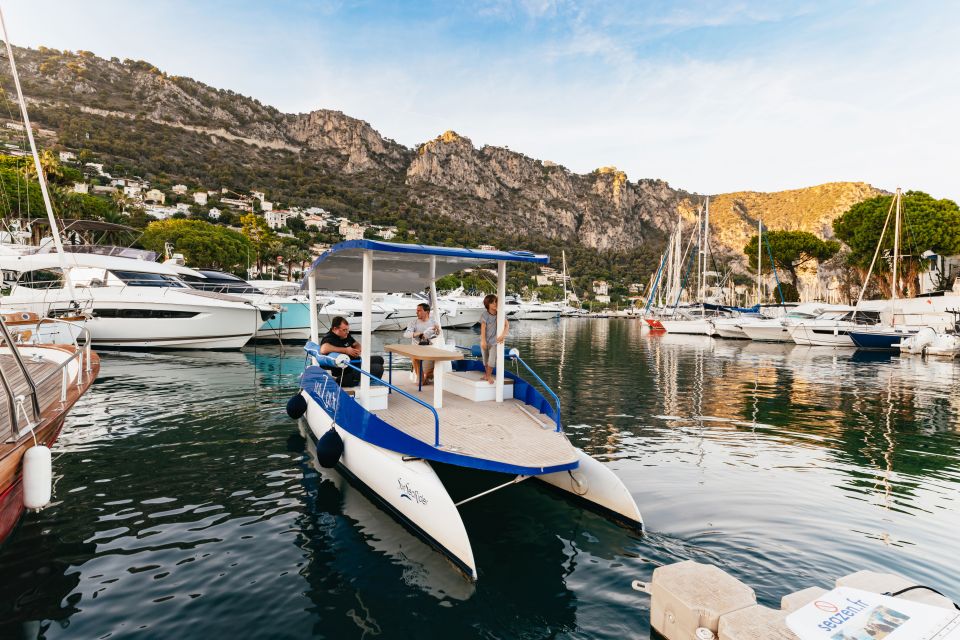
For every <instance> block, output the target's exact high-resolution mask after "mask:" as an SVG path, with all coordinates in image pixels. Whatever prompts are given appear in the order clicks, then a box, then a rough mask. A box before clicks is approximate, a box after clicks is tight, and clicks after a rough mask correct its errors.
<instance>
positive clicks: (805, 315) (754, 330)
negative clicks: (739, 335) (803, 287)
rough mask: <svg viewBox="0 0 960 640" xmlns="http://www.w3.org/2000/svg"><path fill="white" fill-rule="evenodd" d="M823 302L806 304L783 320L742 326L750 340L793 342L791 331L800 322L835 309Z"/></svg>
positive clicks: (787, 314) (755, 321) (752, 322)
mask: <svg viewBox="0 0 960 640" xmlns="http://www.w3.org/2000/svg"><path fill="white" fill-rule="evenodd" d="M834 306H835V305H828V304H825V303H822V302H805V303H803V304H799V305H797V306H795V307H794V308H792V309H789V311H787V313H786V315H784V316H783V317H781V318H760V319H757V320H752V321H749V322H744V323H743V324H741V325H740V328H741V329H743V332H744V333H745V334H746V335H747V337H748V338H750V339H751V340H754V341H757V342H792V341H793V336H792V334H791V331H792V330H793V328H794V327H795V326H796V325H797V323H798V322H802V321H804V320H810V319H813V318H816V317H817V316H818V315H820V314H821V313H823V312H824V311H826V310H828V309H830V308H833V307H834Z"/></svg>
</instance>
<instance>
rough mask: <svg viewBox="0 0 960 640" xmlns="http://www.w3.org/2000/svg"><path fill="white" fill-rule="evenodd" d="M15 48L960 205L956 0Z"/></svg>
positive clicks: (527, 145) (83, 22)
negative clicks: (79, 53) (926, 195)
mask: <svg viewBox="0 0 960 640" xmlns="http://www.w3.org/2000/svg"><path fill="white" fill-rule="evenodd" d="M3 8H4V10H5V12H6V16H7V20H8V28H9V30H10V37H11V40H12V41H13V42H14V43H15V44H20V45H28V46H38V45H41V44H42V45H45V46H50V47H56V48H60V49H71V50H76V49H88V50H91V51H93V52H95V53H97V54H99V55H103V56H108V57H109V56H118V57H121V58H125V57H130V58H142V59H145V60H148V61H150V62H152V63H154V64H156V65H157V66H159V67H160V68H162V69H163V70H165V71H167V72H169V73H173V74H178V75H186V76H191V77H194V78H197V79H198V80H201V81H203V82H206V83H208V84H211V85H213V86H216V87H221V88H229V89H233V90H235V91H238V92H240V93H243V94H246V95H251V96H254V97H256V98H258V99H260V100H261V101H262V102H265V103H268V104H272V105H275V106H276V107H278V108H279V109H281V110H284V111H288V112H300V111H310V110H313V109H319V108H329V109H339V110H342V111H344V112H345V113H347V114H348V115H351V116H354V117H358V118H362V119H364V120H367V121H368V122H370V123H371V124H372V125H373V126H374V128H376V129H377V130H378V131H379V132H380V133H381V134H383V135H384V136H386V137H389V138H393V139H395V140H397V141H398V142H401V143H402V144H405V145H407V146H415V145H417V144H419V143H421V142H424V141H426V140H429V139H431V138H433V137H435V136H437V135H439V134H440V133H442V132H443V131H445V130H447V129H454V130H456V131H457V132H458V133H460V134H461V135H465V136H467V137H469V138H471V139H472V140H473V142H474V144H476V145H477V146H480V145H483V144H493V145H500V146H508V147H510V148H511V149H513V150H515V151H520V152H522V153H525V154H527V155H529V156H532V157H535V158H540V159H544V160H552V161H554V162H558V163H560V164H563V165H565V166H567V167H569V168H571V169H573V170H574V171H578V172H587V171H590V170H592V169H594V168H596V167H599V166H607V165H615V166H617V167H619V168H620V169H622V170H624V171H626V172H627V174H628V175H629V176H630V178H631V179H637V178H645V177H646V178H663V179H665V180H667V181H669V182H670V183H671V185H673V186H675V187H680V188H684V189H687V190H690V191H696V192H700V193H721V192H729V191H737V190H758V191H771V190H779V189H789V188H795V187H801V186H808V185H813V184H819V183H823V182H829V181H835V180H860V181H865V182H870V183H871V184H874V185H876V186H878V187H881V188H885V189H890V190H892V189H893V188H895V187H896V186H898V185H899V186H903V187H904V188H913V189H921V190H925V191H928V192H930V193H931V194H932V195H934V196H936V197H949V198H953V199H960V172H958V167H960V162H958V159H957V155H958V150H960V124H958V116H957V114H958V113H960V44H958V43H960V4H955V3H947V2H926V1H923V0H920V1H915V2H910V3H906V2H886V1H854V0H851V1H849V2H817V1H810V2H805V1H799V2H779V1H768V2H752V1H741V2H738V1H736V0H730V1H728V2H713V1H707V2H683V1H680V2H666V1H662V2H661V1H651V2H640V1H638V2H618V1H617V0H607V1H603V2H572V1H571V2H563V1H554V0H526V1H519V2H511V1H506V0H502V1H501V0H485V1H484V0H481V1H478V2H457V1H454V0H451V1H448V2H409V3H407V2H373V1H361V2H348V1H333V0H331V1H328V2H307V1H287V2H282V1H281V2H269V3H268V2H201V1H195V2H179V1H171V2H163V3H146V2H113V1H109V0H98V1H94V2H89V3H77V2H52V1H46V0H19V1H17V0H14V1H13V2H5V3H4V4H3Z"/></svg>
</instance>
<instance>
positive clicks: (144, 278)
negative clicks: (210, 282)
mask: <svg viewBox="0 0 960 640" xmlns="http://www.w3.org/2000/svg"><path fill="white" fill-rule="evenodd" d="M110 273H112V274H113V275H115V276H116V277H117V278H119V279H120V280H122V281H123V283H124V284H126V285H129V286H131V287H179V288H184V289H185V288H187V285H185V284H183V282H181V281H180V279H179V278H177V277H175V276H168V275H164V274H162V273H147V272H145V271H111V272H110Z"/></svg>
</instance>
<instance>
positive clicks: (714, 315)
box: [659, 305, 730, 336]
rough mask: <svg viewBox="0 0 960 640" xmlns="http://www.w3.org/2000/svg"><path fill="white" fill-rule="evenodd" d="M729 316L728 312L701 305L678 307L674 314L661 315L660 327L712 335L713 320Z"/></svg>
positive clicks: (693, 333) (713, 330)
mask: <svg viewBox="0 0 960 640" xmlns="http://www.w3.org/2000/svg"><path fill="white" fill-rule="evenodd" d="M728 317H730V316H729V314H727V313H722V312H720V311H715V310H712V309H708V308H707V307H705V306H703V305H699V306H694V307H680V308H677V309H675V310H674V311H673V313H672V314H670V315H664V316H661V317H660V318H659V322H660V328H663V329H665V330H666V331H667V333H682V334H686V335H697V336H712V335H714V333H715V329H714V325H713V321H714V320H717V319H719V318H728Z"/></svg>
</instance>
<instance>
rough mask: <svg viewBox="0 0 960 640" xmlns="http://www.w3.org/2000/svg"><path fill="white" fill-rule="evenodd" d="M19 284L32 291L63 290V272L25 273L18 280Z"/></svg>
mask: <svg viewBox="0 0 960 640" xmlns="http://www.w3.org/2000/svg"><path fill="white" fill-rule="evenodd" d="M17 284H18V285H20V286H21V287H29V288H31V289H61V288H63V272H62V271H60V269H36V270H34V271H24V272H23V273H21V274H20V277H19V278H18V279H17Z"/></svg>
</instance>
